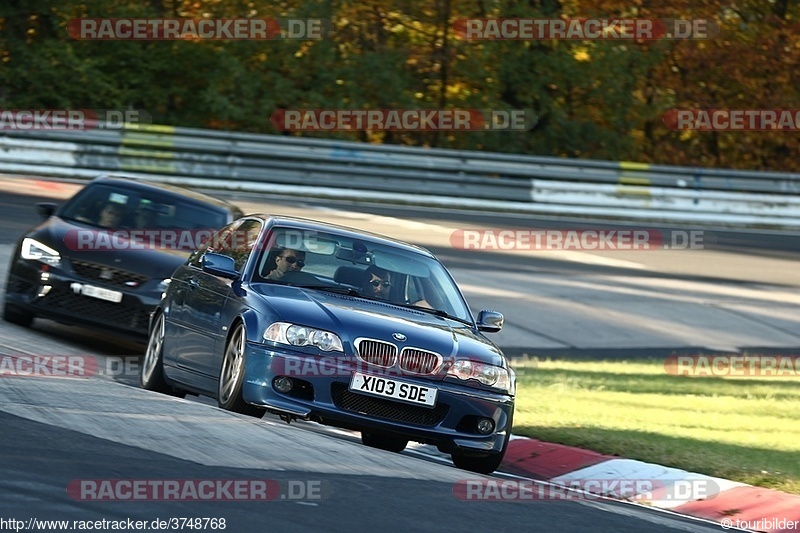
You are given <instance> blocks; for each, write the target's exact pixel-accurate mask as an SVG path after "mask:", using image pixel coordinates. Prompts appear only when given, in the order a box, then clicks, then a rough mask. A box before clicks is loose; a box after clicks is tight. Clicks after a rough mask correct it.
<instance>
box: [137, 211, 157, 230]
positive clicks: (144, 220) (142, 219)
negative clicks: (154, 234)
mask: <svg viewBox="0 0 800 533" xmlns="http://www.w3.org/2000/svg"><path fill="white" fill-rule="evenodd" d="M157 225H158V211H156V210H155V209H153V208H152V207H149V206H148V207H143V208H141V209H139V211H138V212H137V213H136V227H137V228H138V229H155V228H156V226H157Z"/></svg>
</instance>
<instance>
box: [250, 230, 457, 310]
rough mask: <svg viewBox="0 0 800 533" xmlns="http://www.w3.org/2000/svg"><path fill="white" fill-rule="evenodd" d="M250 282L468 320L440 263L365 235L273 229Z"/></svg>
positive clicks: (453, 284)
mask: <svg viewBox="0 0 800 533" xmlns="http://www.w3.org/2000/svg"><path fill="white" fill-rule="evenodd" d="M253 281H256V282H258V281H263V282H272V283H285V284H288V285H294V286H298V287H304V288H307V289H313V290H319V291H327V292H336V293H341V294H347V295H350V296H357V297H362V298H366V299H371V300H379V301H385V302H387V303H392V304H395V305H400V306H405V307H409V308H414V309H419V310H423V311H426V312H429V313H431V314H435V315H438V316H442V317H446V318H453V319H455V320H458V321H461V322H464V323H467V324H471V323H472V317H471V315H470V312H469V308H468V307H467V305H466V303H465V302H464V299H463V297H462V296H461V293H460V292H459V290H458V288H457V287H456V285H455V283H454V282H453V280H452V279H451V277H450V275H449V274H448V273H447V271H446V270H445V268H444V267H443V266H442V264H441V263H439V262H438V261H437V260H436V259H434V258H432V257H429V256H427V255H425V254H423V253H418V252H416V251H411V250H408V249H406V248H404V247H400V246H392V245H391V244H387V243H385V242H377V241H372V240H369V239H367V238H353V237H352V236H349V235H338V234H335V233H327V232H319V231H307V230H294V229H288V228H285V229H284V228H277V229H275V230H273V232H272V235H271V237H270V239H269V242H268V243H267V245H266V246H265V247H264V250H262V251H261V256H260V257H258V259H257V261H256V271H255V273H254V278H253Z"/></svg>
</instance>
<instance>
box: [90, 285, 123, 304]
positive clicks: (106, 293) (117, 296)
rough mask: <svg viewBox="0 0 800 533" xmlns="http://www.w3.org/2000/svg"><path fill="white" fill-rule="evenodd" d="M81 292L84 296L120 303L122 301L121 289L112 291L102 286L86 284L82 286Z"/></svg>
mask: <svg viewBox="0 0 800 533" xmlns="http://www.w3.org/2000/svg"><path fill="white" fill-rule="evenodd" d="M81 294H83V295H84V296H91V297H92V298H97V299H99V300H105V301H107V302H114V303H119V302H121V301H122V293H121V292H119V291H110V290H108V289H104V288H102V287H94V286H92V285H84V286H82V287H81Z"/></svg>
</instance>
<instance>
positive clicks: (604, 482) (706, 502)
mask: <svg viewBox="0 0 800 533" xmlns="http://www.w3.org/2000/svg"><path fill="white" fill-rule="evenodd" d="M501 469H502V470H503V471H504V472H509V473H512V474H517V475H521V476H526V477H531V478H533V479H538V480H543V481H548V482H550V483H554V484H557V485H563V486H566V487H570V486H587V487H588V486H591V487H592V489H590V490H589V491H590V492H592V493H593V494H598V495H600V496H604V497H611V498H614V499H624V500H628V501H634V502H638V503H640V504H643V505H648V506H652V507H657V508H660V509H668V510H670V511H672V512H675V513H678V514H682V515H687V516H693V517H697V518H703V519H706V520H712V521H715V522H718V523H720V525H721V526H723V527H737V528H741V529H752V530H755V531H765V532H769V533H773V532H774V533H777V532H789V531H792V532H795V531H798V530H800V496H796V495H792V494H785V493H783V492H778V491H775V490H770V489H764V488H760V487H753V486H751V485H745V484H743V483H736V482H733V481H729V480H726V479H720V478H715V477H711V476H705V475H703V474H696V473H693V472H687V471H685V470H679V469H677V468H669V467H665V466H661V465H656V464H651V463H644V462H642V461H634V460H631V459H621V458H619V457H612V456H609V455H603V454H600V453H596V452H593V451H590V450H583V449H581V448H574V447H572V446H564V445H561V444H552V443H549V442H542V441H539V440H536V439H529V438H525V437H517V436H513V437H512V438H511V442H509V444H508V451H507V452H506V456H505V459H504V461H503V465H502V467H501ZM642 480H647V481H649V482H651V483H650V484H651V485H652V484H653V483H655V485H656V486H657V489H656V490H652V491H650V490H648V491H647V492H646V493H638V494H637V491H636V487H637V486H641V485H642V484H641V483H639V484H637V482H641V481H642ZM616 482H620V483H616ZM626 482H627V483H626ZM620 486H623V487H625V493H624V494H622V495H621V494H620ZM687 487H688V488H689V490H687ZM692 487H695V488H697V487H702V489H703V490H691V488H692Z"/></svg>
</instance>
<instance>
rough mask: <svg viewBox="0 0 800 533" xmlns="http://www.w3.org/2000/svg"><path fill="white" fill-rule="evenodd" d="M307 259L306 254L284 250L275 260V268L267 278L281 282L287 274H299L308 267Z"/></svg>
mask: <svg viewBox="0 0 800 533" xmlns="http://www.w3.org/2000/svg"><path fill="white" fill-rule="evenodd" d="M305 259H306V253H305V252H302V251H300V250H292V249H291V248H284V249H282V250H281V251H280V253H279V254H278V256H277V257H276V258H275V268H274V269H273V270H272V272H270V273H269V274H267V276H266V277H267V279H271V280H279V279H281V278H282V277H283V276H284V275H286V273H287V272H299V271H300V270H301V269H302V268H303V267H304V266H306V263H305Z"/></svg>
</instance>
